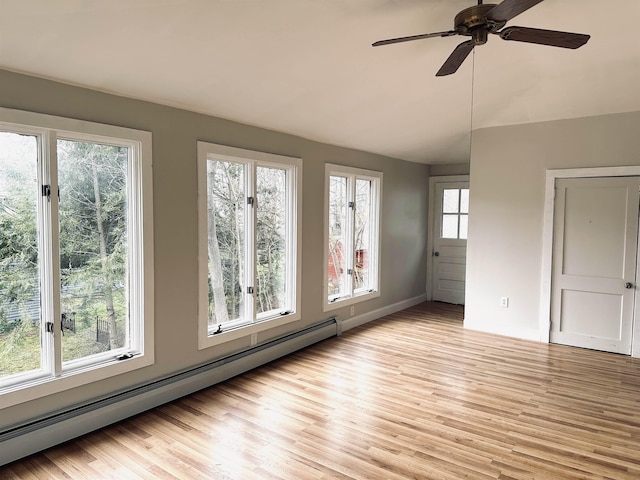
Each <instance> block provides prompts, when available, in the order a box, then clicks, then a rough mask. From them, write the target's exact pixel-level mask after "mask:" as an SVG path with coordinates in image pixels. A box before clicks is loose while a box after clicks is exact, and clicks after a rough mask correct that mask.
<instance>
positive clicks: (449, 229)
mask: <svg viewBox="0 0 640 480" xmlns="http://www.w3.org/2000/svg"><path fill="white" fill-rule="evenodd" d="M441 237H442V238H458V215H442V235H441Z"/></svg>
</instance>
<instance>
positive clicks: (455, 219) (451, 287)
mask: <svg viewBox="0 0 640 480" xmlns="http://www.w3.org/2000/svg"><path fill="white" fill-rule="evenodd" d="M468 217H469V182H453V183H436V184H435V215H434V222H435V225H434V228H433V262H432V266H433V268H432V271H433V276H432V280H433V283H432V285H433V287H432V298H433V300H434V301H439V302H447V303H455V304H460V305H462V304H464V293H465V274H466V260H467V225H468Z"/></svg>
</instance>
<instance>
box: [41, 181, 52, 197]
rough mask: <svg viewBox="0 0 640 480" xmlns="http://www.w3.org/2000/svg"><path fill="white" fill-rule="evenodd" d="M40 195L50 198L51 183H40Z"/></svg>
mask: <svg viewBox="0 0 640 480" xmlns="http://www.w3.org/2000/svg"><path fill="white" fill-rule="evenodd" d="M42 196H43V197H47V200H51V185H42Z"/></svg>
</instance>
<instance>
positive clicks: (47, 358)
mask: <svg viewBox="0 0 640 480" xmlns="http://www.w3.org/2000/svg"><path fill="white" fill-rule="evenodd" d="M56 149H57V136H56V134H55V132H53V131H46V132H44V135H43V137H42V147H41V156H42V164H41V168H40V172H41V182H40V185H42V186H44V185H48V191H47V192H45V191H44V190H43V191H42V195H41V197H40V205H41V209H40V210H41V212H40V222H39V223H40V234H39V241H40V251H41V252H42V255H41V260H40V275H41V285H42V294H41V295H42V299H41V304H42V309H41V310H42V314H41V315H42V318H41V328H42V329H43V331H42V335H43V337H42V338H43V342H42V354H43V358H42V360H43V363H42V365H43V368H44V369H45V370H46V371H47V372H49V373H51V374H53V375H55V376H59V375H60V374H61V372H62V343H61V324H60V255H59V251H60V241H59V221H58V205H59V199H58V175H57V151H56Z"/></svg>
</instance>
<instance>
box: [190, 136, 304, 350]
mask: <svg viewBox="0 0 640 480" xmlns="http://www.w3.org/2000/svg"><path fill="white" fill-rule="evenodd" d="M197 152H198V155H197V157H198V158H197V169H198V349H200V350H202V349H205V348H209V347H213V346H215V345H220V344H221V343H225V342H229V341H232V340H236V339H239V338H243V337H250V338H251V344H252V345H254V344H255V343H256V342H257V334H258V333H260V332H263V331H265V330H268V329H271V328H275V327H279V326H282V325H286V324H288V323H291V322H294V321H297V320H300V318H301V314H300V309H301V283H302V282H301V265H302V255H301V242H302V231H301V222H300V219H301V211H302V159H300V158H295V157H287V156H283V155H276V154H271V153H265V152H258V151H254V150H246V149H242V148H237V147H230V146H226V145H218V144H214V143H209V142H205V141H198V142H197ZM209 160H219V161H229V162H235V163H241V164H244V165H246V166H247V168H248V169H251V171H250V174H249V175H248V178H247V179H245V183H246V184H247V183H250V184H251V187H250V188H249V190H248V192H247V194H248V195H249V196H253V197H254V198H255V190H256V181H255V172H256V170H257V168H258V167H271V168H279V169H285V170H287V172H288V175H287V188H288V193H287V197H288V198H289V202H288V205H287V215H288V226H289V227H288V230H287V235H286V237H287V239H286V241H287V245H288V247H289V248H290V250H289V252H290V253H289V255H290V257H289V261H288V262H287V278H288V279H289V281H288V282H287V285H290V286H291V288H290V290H289V291H288V296H289V298H288V302H289V304H290V305H291V307H292V309H293V310H292V311H291V312H290V313H287V314H285V315H281V314H271V315H269V314H265V313H262V314H256V309H255V303H256V295H255V294H253V295H251V299H252V306H251V307H250V312H249V313H250V314H251V318H249V319H245V320H242V321H230V322H229V323H228V324H227V325H228V327H227V329H225V330H223V331H222V332H220V333H216V334H213V333H212V329H211V328H210V327H209V318H208V308H209V297H208V276H209V266H208V244H207V238H208V215H207V212H208V204H207V200H208V199H207V162H208V161H209ZM257 203H259V199H258V202H257ZM258 208H259V205H258ZM256 216H257V209H256V208H254V209H252V211H251V212H250V213H248V214H247V215H246V217H247V218H249V217H252V219H250V221H249V222H248V223H249V225H247V229H246V232H247V234H246V236H247V238H246V239H245V242H246V245H245V258H246V263H245V265H246V270H247V271H248V270H249V269H251V270H252V277H253V279H254V283H255V278H256V268H257V260H256V259H257V251H256V244H255V243H256V242H255V238H256V228H255V225H256ZM249 234H250V235H251V237H252V238H251V239H249V238H248V237H249ZM254 288H255V285H254ZM234 322H235V325H234V324H233V323H234Z"/></svg>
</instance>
